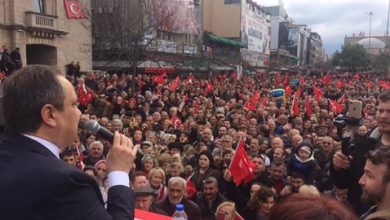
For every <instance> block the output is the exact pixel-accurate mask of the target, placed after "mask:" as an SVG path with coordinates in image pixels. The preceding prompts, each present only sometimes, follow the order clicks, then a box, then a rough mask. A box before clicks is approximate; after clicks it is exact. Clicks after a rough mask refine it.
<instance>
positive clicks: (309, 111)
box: [305, 96, 313, 117]
mask: <svg viewBox="0 0 390 220" xmlns="http://www.w3.org/2000/svg"><path fill="white" fill-rule="evenodd" d="M305 108H306V114H307V116H309V117H310V116H311V115H312V114H313V108H312V107H311V103H310V99H309V96H307V97H306V100H305Z"/></svg>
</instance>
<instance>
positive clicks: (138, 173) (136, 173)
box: [130, 171, 148, 183]
mask: <svg viewBox="0 0 390 220" xmlns="http://www.w3.org/2000/svg"><path fill="white" fill-rule="evenodd" d="M139 176H144V177H145V178H146V179H148V176H147V175H146V174H145V173H144V172H142V171H135V172H134V173H133V174H131V176H130V181H131V182H132V183H134V181H135V178H137V177H139Z"/></svg>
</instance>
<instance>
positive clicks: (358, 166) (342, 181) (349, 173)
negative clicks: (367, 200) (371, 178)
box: [330, 130, 381, 214]
mask: <svg viewBox="0 0 390 220" xmlns="http://www.w3.org/2000/svg"><path fill="white" fill-rule="evenodd" d="M376 134H378V133H377V132H376V131H375V130H374V132H373V133H372V134H371V135H370V137H368V136H364V137H362V136H357V135H356V136H355V137H354V147H353V148H351V156H352V157H353V160H352V161H351V166H350V167H349V169H348V170H340V171H336V170H335V169H334V167H333V162H332V166H331V169H330V174H331V177H332V178H333V180H334V184H335V186H336V187H337V188H340V189H346V188H348V201H349V202H350V204H351V206H352V207H353V208H354V210H355V211H356V213H358V214H363V212H365V211H366V210H367V207H364V205H363V204H362V203H361V199H360V196H361V194H362V190H361V187H360V185H359V179H360V177H361V176H362V175H363V168H364V165H365V163H366V158H365V155H366V154H367V152H368V151H370V150H374V149H375V148H377V147H379V145H381V141H380V137H378V136H376Z"/></svg>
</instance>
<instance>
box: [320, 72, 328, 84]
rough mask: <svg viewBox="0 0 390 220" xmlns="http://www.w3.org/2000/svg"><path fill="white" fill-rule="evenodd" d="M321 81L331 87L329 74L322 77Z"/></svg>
mask: <svg viewBox="0 0 390 220" xmlns="http://www.w3.org/2000/svg"><path fill="white" fill-rule="evenodd" d="M321 81H322V83H323V84H325V85H326V86H329V84H330V76H329V74H326V76H324V77H322V79H321Z"/></svg>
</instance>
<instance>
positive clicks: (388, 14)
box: [385, 0, 390, 47]
mask: <svg viewBox="0 0 390 220" xmlns="http://www.w3.org/2000/svg"><path fill="white" fill-rule="evenodd" d="M389 17H390V0H389V8H388V9H387V24H386V40H385V42H386V47H387V45H388V44H389V42H388V39H387V38H388V37H389Z"/></svg>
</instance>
